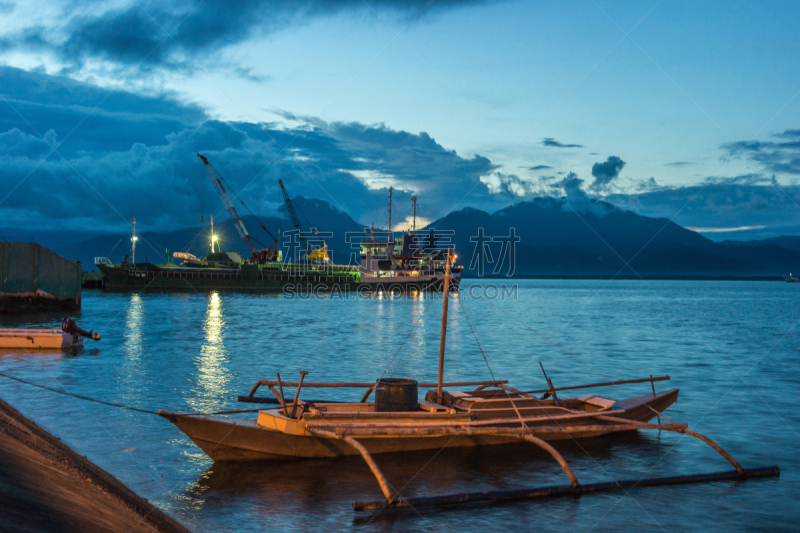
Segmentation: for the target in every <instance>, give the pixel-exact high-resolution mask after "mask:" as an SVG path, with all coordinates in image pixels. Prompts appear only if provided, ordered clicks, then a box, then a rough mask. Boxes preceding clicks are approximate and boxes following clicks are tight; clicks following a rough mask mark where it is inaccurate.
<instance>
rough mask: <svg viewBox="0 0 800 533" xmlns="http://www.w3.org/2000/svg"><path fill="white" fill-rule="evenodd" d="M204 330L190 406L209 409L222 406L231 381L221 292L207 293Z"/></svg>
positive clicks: (196, 408) (214, 409) (216, 408)
mask: <svg viewBox="0 0 800 533" xmlns="http://www.w3.org/2000/svg"><path fill="white" fill-rule="evenodd" d="M203 333H205V342H204V343H203V346H202V347H201V348H200V356H199V357H197V359H196V360H195V362H196V366H197V370H198V375H197V385H196V386H195V387H194V397H193V398H190V399H189V405H190V406H191V407H192V409H195V410H197V411H203V412H208V411H216V410H219V409H221V408H222V405H223V403H224V397H225V394H226V393H227V392H228V387H227V386H228V383H229V381H230V370H229V369H228V366H227V363H228V352H227V350H226V349H225V316H224V313H223V308H222V298H221V297H220V295H219V293H218V292H212V293H211V294H209V295H208V306H207V308H206V317H205V321H204V323H203Z"/></svg>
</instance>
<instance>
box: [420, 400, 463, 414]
mask: <svg viewBox="0 0 800 533" xmlns="http://www.w3.org/2000/svg"><path fill="white" fill-rule="evenodd" d="M419 408H420V409H422V410H423V411H428V412H431V413H437V412H447V413H450V414H451V415H454V414H455V413H456V410H455V409H453V408H452V407H447V406H445V405H440V404H438V403H433V402H429V401H426V400H420V401H419Z"/></svg>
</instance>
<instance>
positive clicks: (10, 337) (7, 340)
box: [0, 329, 83, 350]
mask: <svg viewBox="0 0 800 533" xmlns="http://www.w3.org/2000/svg"><path fill="white" fill-rule="evenodd" d="M74 344H83V337H78V340H77V342H75V343H73V338H72V335H69V334H67V333H64V332H63V331H61V330H60V329H0V348H6V349H13V348H35V349H41V348H43V349H54V350H58V349H61V348H69V347H70V346H73V345H74Z"/></svg>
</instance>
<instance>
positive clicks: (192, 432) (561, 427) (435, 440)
mask: <svg viewBox="0 0 800 533" xmlns="http://www.w3.org/2000/svg"><path fill="white" fill-rule="evenodd" d="M677 398H678V389H673V390H670V391H665V392H662V393H659V394H658V395H656V396H655V397H653V395H648V396H642V397H639V398H631V399H629V400H624V401H620V402H616V406H615V408H614V409H613V410H611V411H606V413H607V414H608V415H609V416H614V417H617V418H623V419H625V420H631V421H636V422H648V421H650V420H651V419H653V418H655V416H656V413H655V412H654V410H655V411H658V412H662V411H664V410H665V409H666V408H667V407H669V406H670V405H672V404H673V403H674V402H675V401H676V400H677ZM162 415H163V416H165V417H166V418H169V419H170V421H171V422H172V423H174V424H175V425H176V426H177V427H178V428H179V429H180V430H181V431H183V432H184V433H185V434H186V435H187V436H188V437H189V438H190V439H192V441H193V442H194V443H195V444H197V446H198V447H200V449H202V450H203V451H204V452H205V453H206V454H207V455H208V456H209V457H211V458H212V459H213V460H214V461H258V460H278V459H280V460H286V459H301V458H319V457H338V456H345V455H356V454H357V452H356V451H355V449H353V447H352V446H350V445H349V444H347V443H346V442H344V441H342V440H338V439H332V438H324V437H316V436H313V435H310V434H307V433H306V434H291V433H288V432H282V431H277V430H274V429H268V428H265V427H263V426H260V425H259V424H258V423H256V421H254V420H250V419H245V418H231V417H225V416H209V415H181V414H179V413H168V412H163V413H162ZM466 426H467V424H464V425H459V424H456V425H455V426H451V428H450V429H444V430H442V431H441V432H440V434H436V428H435V427H433V428H431V427H430V425H429V427H428V429H427V431H428V432H430V434H425V435H403V436H397V435H380V432H379V431H378V432H376V433H374V434H372V435H370V434H369V431H368V430H367V431H364V430H362V431H355V430H354V431H353V433H352V436H353V437H355V438H357V439H358V441H359V442H360V443H361V444H362V445H364V447H366V448H367V450H368V451H369V452H370V453H371V454H380V453H396V452H410V451H419V450H431V449H439V448H442V447H445V446H447V447H467V446H492V445H499V444H507V443H511V442H519V441H520V439H519V438H518V437H516V436H513V435H475V434H472V435H471V434H468V433H469V429H468V428H466ZM526 426H527V427H528V428H529V429H530V430H531V431H533V433H534V434H535V435H536V436H537V437H539V438H541V439H543V440H548V441H555V440H565V439H583V438H591V437H598V436H601V435H606V434H609V433H615V432H620V431H621V430H620V426H619V424H617V425H615V424H613V423H608V422H606V423H602V422H598V419H597V418H595V417H593V416H591V413H587V415H586V416H585V417H580V416H579V417H576V418H573V419H570V420H569V421H568V422H567V421H558V422H557V423H554V422H553V421H552V420H550V419H548V418H547V417H542V420H541V421H539V422H527V423H526ZM482 427H486V426H482ZM489 427H492V426H489ZM495 427H502V428H506V429H507V428H509V427H514V426H513V425H511V426H509V425H507V424H503V425H498V426H495ZM516 427H519V423H517V424H516ZM459 428H461V429H459ZM565 428H568V429H565ZM462 429H463V432H462ZM625 431H635V430H631V429H628V428H626V429H625Z"/></svg>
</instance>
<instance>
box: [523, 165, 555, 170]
mask: <svg viewBox="0 0 800 533" xmlns="http://www.w3.org/2000/svg"><path fill="white" fill-rule="evenodd" d="M551 168H553V167H549V166H547V165H536V166H535V167H530V168H528V170H547V169H551Z"/></svg>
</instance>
